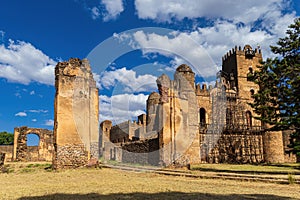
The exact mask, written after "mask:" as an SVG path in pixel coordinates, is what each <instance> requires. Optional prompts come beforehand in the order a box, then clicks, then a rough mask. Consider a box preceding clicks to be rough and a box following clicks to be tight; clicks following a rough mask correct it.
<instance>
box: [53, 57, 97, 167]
mask: <svg viewBox="0 0 300 200" xmlns="http://www.w3.org/2000/svg"><path fill="white" fill-rule="evenodd" d="M55 88H56V94H55V107H54V140H55V154H54V159H53V166H54V168H73V167H78V166H83V165H85V164H87V161H88V160H89V159H90V158H91V156H92V157H94V158H98V157H99V125H98V117H99V105H98V104H99V97H98V89H97V88H96V83H95V81H94V79H93V75H92V72H91V67H90V65H89V63H88V61H87V60H86V59H84V60H80V59H78V58H71V59H70V60H69V61H68V62H59V63H58V64H57V65H56V67H55Z"/></svg>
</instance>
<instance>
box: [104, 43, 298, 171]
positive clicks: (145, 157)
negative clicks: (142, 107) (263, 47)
mask: <svg viewBox="0 0 300 200" xmlns="http://www.w3.org/2000/svg"><path fill="white" fill-rule="evenodd" d="M261 60H262V54H261V51H260V49H252V47H251V46H250V45H246V46H245V47H244V48H243V49H242V48H241V47H235V48H234V49H232V50H230V51H229V52H228V53H227V54H226V55H225V56H224V57H223V58H222V70H221V71H220V72H219V73H218V74H217V76H218V80H217V82H216V85H215V86H214V87H212V86H209V87H207V86H206V85H205V84H203V85H202V86H201V85H199V84H195V73H194V72H193V70H192V69H191V68H190V67H189V66H187V65H185V64H183V65H180V66H179V67H178V68H177V69H176V72H175V74H174V79H173V80H171V79H170V78H169V77H168V76H166V75H164V74H163V75H161V76H160V77H159V78H158V79H157V86H158V91H159V93H156V92H153V93H151V94H150V95H149V97H148V100H147V111H146V112H147V114H146V115H141V116H139V117H138V121H137V122H130V121H128V122H124V123H121V124H118V125H114V126H113V125H112V122H111V121H108V120H105V121H103V122H102V123H101V125H100V143H99V145H100V156H102V157H104V159H108V160H117V161H121V162H138V163H148V164H156V165H158V164H159V165H171V164H176V163H178V164H187V163H261V162H270V163H282V162H295V161H296V158H295V156H294V155H291V154H290V152H288V148H287V144H288V139H289V133H287V132H274V131H273V132H267V131H265V130H264V126H263V125H262V124H261V122H260V121H259V120H256V119H254V118H253V116H255V113H254V112H253V109H252V108H251V107H250V106H249V105H248V103H249V102H251V101H253V99H252V97H251V96H252V95H253V94H254V93H255V92H257V91H258V86H257V85H256V84H254V83H253V82H251V81H250V80H249V79H248V76H247V75H248V74H249V73H253V72H254V71H255V70H256V69H257V66H258V65H260V61H261Z"/></svg>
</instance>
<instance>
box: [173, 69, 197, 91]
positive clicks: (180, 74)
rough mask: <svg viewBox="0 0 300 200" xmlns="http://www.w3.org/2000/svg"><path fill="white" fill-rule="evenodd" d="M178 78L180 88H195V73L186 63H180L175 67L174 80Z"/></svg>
mask: <svg viewBox="0 0 300 200" xmlns="http://www.w3.org/2000/svg"><path fill="white" fill-rule="evenodd" d="M178 79H180V80H181V81H180V86H179V87H180V88H183V87H184V88H190V87H191V88H193V89H195V73H194V72H193V70H192V69H191V68H190V67H189V66H188V65H186V64H182V65H180V66H179V67H177V69H176V73H175V80H178ZM186 84H189V85H186Z"/></svg>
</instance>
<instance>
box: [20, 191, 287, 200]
mask: <svg viewBox="0 0 300 200" xmlns="http://www.w3.org/2000/svg"><path fill="white" fill-rule="evenodd" d="M50 199H51V200H54V199H55V200H57V199H58V200H60V199H64V200H71V199H72V200H85V199H101V200H106V199H118V200H123V199H124V200H125V199H126V200H128V199H134V200H136V199H138V200H139V199H141V200H144V199H149V200H150V199H151V200H153V199H182V200H187V199H201V200H206V199H207V200H208V199H209V200H210V199H219V200H223V199H224V200H225V199H226V200H227V199H233V200H235V199H252V200H253V199H267V200H268V199H269V200H274V199H284V200H290V199H292V198H288V197H281V196H276V195H261V194H232V195H221V194H206V193H182V192H161V193H152V194H151V193H150V194H149V193H129V194H122V193H120V194H106V195H102V194H95V193H90V194H51V195H45V196H36V197H22V198H20V199H19V200H50Z"/></svg>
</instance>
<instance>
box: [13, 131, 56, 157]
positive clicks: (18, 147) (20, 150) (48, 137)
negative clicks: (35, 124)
mask: <svg viewBox="0 0 300 200" xmlns="http://www.w3.org/2000/svg"><path fill="white" fill-rule="evenodd" d="M28 134H36V135H37V136H38V137H39V144H38V146H28V145H27V135H28ZM53 151H54V146H53V132H52V131H50V130H47V129H41V128H30V127H26V126H22V127H17V128H15V129H14V145H13V160H14V161H25V162H26V161H52V156H53Z"/></svg>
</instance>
